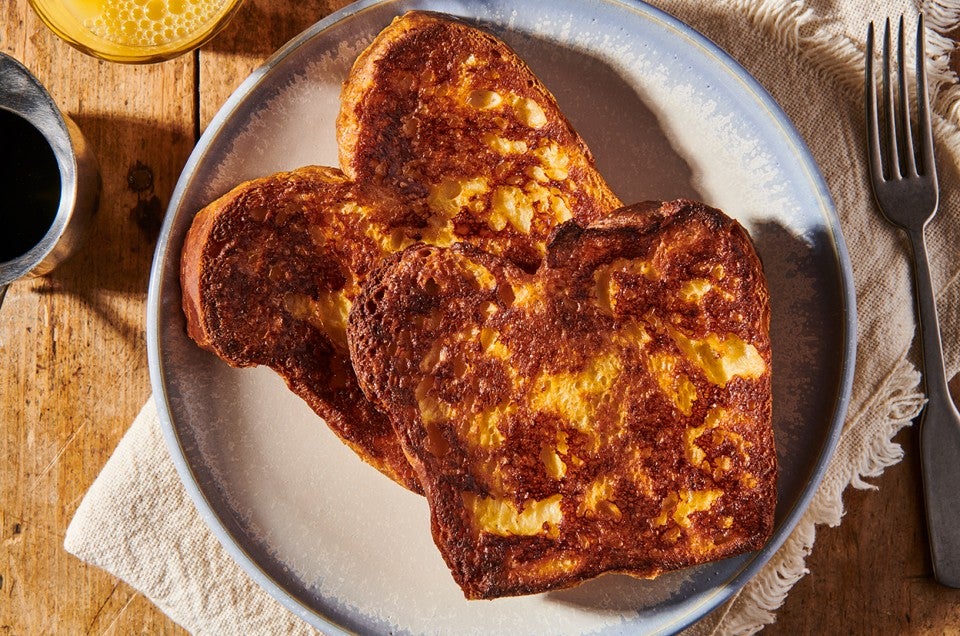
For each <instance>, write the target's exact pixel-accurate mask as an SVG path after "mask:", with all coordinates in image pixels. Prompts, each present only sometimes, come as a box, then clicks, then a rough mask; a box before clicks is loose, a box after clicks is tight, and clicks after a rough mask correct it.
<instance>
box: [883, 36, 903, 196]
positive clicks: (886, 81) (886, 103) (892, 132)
mask: <svg viewBox="0 0 960 636" xmlns="http://www.w3.org/2000/svg"><path fill="white" fill-rule="evenodd" d="M890 67H891V64H890V18H887V22H886V25H885V26H884V28H883V108H884V113H883V123H884V129H883V132H884V138H885V139H886V141H887V147H886V153H885V154H886V160H887V161H886V164H887V170H886V172H887V178H888V179H899V178H900V177H901V174H900V153H899V151H898V149H897V121H896V113H895V112H894V105H893V88H892V87H891V83H892V81H893V75H892V69H891V68H890Z"/></svg>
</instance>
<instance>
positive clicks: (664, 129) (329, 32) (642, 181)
mask: <svg viewBox="0 0 960 636" xmlns="http://www.w3.org/2000/svg"><path fill="white" fill-rule="evenodd" d="M414 8H416V9H431V10H436V11H443V12H446V13H450V14H453V15H457V16H461V17H463V18H465V19H467V20H469V21H471V22H473V23H475V24H477V25H480V26H483V27H484V28H487V29H489V30H491V31H493V32H494V33H496V34H497V35H499V36H500V37H502V38H503V39H504V40H506V41H507V43H508V44H510V45H511V46H513V47H514V49H516V51H517V52H518V53H519V54H520V56H521V57H522V58H524V59H525V60H526V61H527V62H528V63H529V64H530V66H531V67H532V68H533V70H534V71H535V72H536V73H537V74H538V75H539V76H540V78H541V79H542V80H543V81H544V83H545V84H546V85H547V87H548V88H550V89H551V90H552V91H553V92H554V94H555V95H556V97H557V99H558V101H559V103H560V106H561V108H562V109H563V110H564V112H565V113H566V114H567V116H568V117H569V119H570V120H571V122H572V123H573V125H574V126H575V127H576V128H577V129H578V130H579V131H580V133H581V134H582V135H583V137H584V138H585V139H586V141H587V143H588V145H589V146H590V147H591V149H592V150H593V152H594V154H595V155H596V159H597V163H598V166H599V169H600V171H601V172H602V173H603V174H604V175H605V176H606V178H607V180H608V182H609V183H610V184H611V186H612V187H613V189H614V191H616V192H617V194H618V195H619V196H620V197H621V198H622V199H623V200H624V201H626V202H628V203H630V202H635V201H640V200H645V199H672V198H677V197H695V198H699V199H702V200H704V201H706V202H708V203H710V204H712V205H714V206H717V207H720V208H722V209H724V210H725V211H726V212H727V213H729V214H730V215H731V216H734V217H736V218H737V219H739V220H740V221H741V222H742V223H743V224H744V225H745V226H746V227H747V228H748V230H749V231H750V232H751V234H752V236H753V238H754V240H755V242H756V245H757V248H758V251H759V253H760V256H761V258H762V260H763V263H764V268H765V271H766V274H767V276H768V279H769V284H770V291H771V305H772V311H773V315H772V334H771V335H772V342H773V366H774V369H773V378H774V387H773V389H774V426H775V434H776V440H777V451H778V458H779V461H780V480H779V505H778V507H777V513H776V521H777V527H776V531H775V535H774V537H773V539H772V540H771V542H770V543H769V545H768V546H767V547H766V548H765V549H764V550H762V551H760V552H756V553H751V554H747V555H743V556H740V557H737V558H732V559H728V560H725V561H721V562H718V563H713V564H708V565H704V566H701V567H697V568H691V569H688V570H684V571H681V572H675V573H671V574H668V575H665V576H662V577H660V578H659V579H656V580H653V581H646V580H635V579H632V578H630V577H626V576H621V575H607V576H603V577H600V578H599V579H596V580H593V581H589V582H587V583H584V584H583V585H581V586H579V587H576V588H574V589H571V590H565V591H559V592H551V593H547V594H540V595H535V596H530V597H523V598H510V599H500V600H496V601H489V602H487V601H484V602H479V601H474V602H468V601H465V600H464V598H463V596H462V594H461V592H460V590H459V588H458V587H457V586H456V585H455V584H454V582H453V579H452V578H451V576H450V574H449V572H448V570H447V568H446V567H445V565H444V563H443V561H442V559H441V557H440V554H439V552H438V551H437V550H436V548H435V547H434V545H433V542H432V540H431V537H430V530H429V516H428V509H427V505H426V502H425V501H424V500H423V499H422V498H421V497H418V496H416V495H413V494H411V493H409V492H406V491H404V490H403V489H402V488H400V487H398V486H397V485H395V484H394V483H393V482H391V481H390V480H388V479H387V478H385V477H383V476H382V475H380V474H379V473H378V472H376V471H375V470H374V469H372V468H370V467H369V466H367V465H366V464H364V463H363V462H361V461H360V460H359V459H358V458H357V457H356V456H354V455H353V453H352V452H351V451H349V450H348V449H347V448H346V447H345V446H344V445H343V444H342V443H340V442H339V441H338V440H337V439H336V438H335V437H334V436H333V434H332V433H330V431H329V430H327V428H326V426H325V425H324V424H323V423H322V422H321V421H320V420H319V419H318V418H317V417H316V416H315V415H314V414H313V412H312V411H311V410H310V409H309V408H307V406H306V405H305V404H304V403H303V402H301V401H300V399H299V398H297V397H296V396H294V395H293V394H292V393H290V392H289V391H287V389H286V388H285V385H284V383H283V382H282V381H281V380H280V378H279V377H277V376H276V375H274V374H273V373H272V372H271V371H269V370H267V369H262V368H258V369H245V370H237V369H231V368H229V367H228V366H227V365H226V364H224V363H222V362H221V361H219V360H218V359H217V358H215V357H214V356H212V355H210V354H208V353H206V352H203V351H201V350H200V349H198V348H197V347H196V346H195V345H194V344H193V343H192V342H191V341H190V340H189V339H188V338H187V336H186V334H185V330H184V318H183V315H182V314H181V310H180V287H179V284H178V280H177V275H178V267H179V253H180V248H181V245H182V242H183V238H184V235H185V233H186V231H187V228H188V227H189V225H190V222H191V219H192V218H193V215H194V214H195V213H196V211H197V210H198V209H200V208H201V207H203V205H204V204H206V203H208V202H209V201H211V200H212V199H213V198H215V197H216V196H218V195H220V194H222V193H223V192H225V191H227V190H228V189H230V188H231V187H232V186H234V185H236V184H237V183H239V182H240V181H243V180H245V179H250V178H254V177H259V176H263V175H266V174H269V173H272V172H276V171H279V170H288V169H292V168H296V167H298V166H302V165H306V164H322V165H337V152H336V146H335V142H334V121H335V118H336V114H337V109H338V104H339V101H338V100H339V89H340V84H341V82H342V80H343V78H344V77H345V75H346V73H347V71H348V70H349V68H350V66H351V64H352V63H353V60H354V59H355V57H356V55H357V54H358V53H359V52H360V51H361V50H363V48H364V47H365V46H366V45H367V44H368V43H369V42H370V41H371V40H372V38H373V37H374V35H375V34H376V33H378V32H379V31H380V29H382V28H383V27H384V26H386V25H387V24H388V23H389V22H390V20H391V19H392V18H393V17H394V16H396V15H399V14H400V13H402V12H404V11H406V10H408V9H414ZM851 281H852V278H851V273H850V266H849V262H848V259H847V257H846V252H845V249H844V246H843V241H842V238H841V235H840V231H839V223H838V220H837V217H836V214H835V212H834V210H833V207H832V204H831V201H830V197H829V194H828V192H827V190H826V187H825V186H824V183H823V180H822V178H821V176H820V174H819V172H818V170H817V167H816V166H815V165H814V163H813V161H812V159H811V157H810V155H809V153H808V151H807V149H806V148H805V146H804V145H803V142H802V141H801V140H800V138H799V137H798V135H797V134H796V132H795V131H794V129H793V127H792V125H791V124H790V122H789V121H788V120H787V118H786V117H785V116H784V114H783V113H782V112H781V111H780V109H779V107H778V106H777V105H776V104H775V103H774V102H773V100H772V99H771V98H770V97H769V96H768V95H767V94H766V93H765V92H764V91H763V89H762V88H761V87H760V86H759V85H758V84H757V83H756V82H755V81H754V80H753V79H752V78H751V77H750V76H749V75H748V74H747V73H746V72H745V71H744V70H743V69H742V68H741V67H739V66H738V65H737V64H736V63H735V62H734V61H733V60H732V59H731V58H729V57H728V56H727V55H726V54H725V53H723V52H722V51H721V50H719V49H718V48H717V47H716V46H714V45H713V44H711V43H710V42H709V41H707V40H706V39H705V38H703V37H702V36H700V35H699V34H698V33H696V32H695V31H693V30H692V29H690V28H689V27H687V26H685V25H684V24H682V23H680V22H678V21H677V20H675V19H673V18H671V17H669V16H667V15H665V14H663V13H661V12H659V11H657V10H655V9H652V8H650V7H647V6H646V5H642V4H639V3H625V2H614V1H608V2H591V3H583V2H580V1H579V0H554V1H553V2H550V3H529V2H524V1H523V0H488V1H486V2H452V1H444V0H430V1H427V0H422V1H402V0H400V1H393V2H382V3H373V2H360V3H358V4H355V5H351V6H350V7H348V8H346V9H345V10H343V11H340V12H337V13H335V14H333V15H331V16H330V17H328V18H327V19H325V20H323V21H322V22H320V23H318V24H316V25H315V26H314V27H312V28H311V29H309V30H308V31H306V32H305V33H303V34H302V35H301V36H299V37H298V38H296V39H295V40H294V41H293V42H291V43H290V44H288V45H287V46H286V47H284V48H283V49H282V50H281V51H279V52H278V53H277V54H276V55H275V56H274V57H273V58H271V60H270V61H269V62H268V63H267V64H266V65H265V66H264V67H263V68H261V69H259V70H258V71H256V72H255V73H254V74H253V75H252V76H251V77H250V78H248V79H247V80H246V81H245V82H244V83H243V85H241V86H240V88H239V89H238V90H237V91H236V93H235V94H234V95H233V96H232V97H231V98H230V100H229V101H228V102H227V103H226V104H225V105H224V107H223V109H222V110H221V111H220V113H219V114H218V115H217V117H216V118H215V119H214V121H213V122H212V123H211V124H210V126H209V128H208V129H207V131H206V132H205V134H204V135H203V138H202V139H201V140H200V143H199V145H198V146H197V148H196V150H195V151H194V153H193V155H192V156H191V158H190V160H189V162H188V163H187V166H186V168H185V170H184V172H183V175H182V176H181V178H180V181H179V183H178V185H177V188H176V191H175V193H174V196H173V199H172V201H171V203H170V210H169V213H168V215H167V218H166V223H165V225H164V228H163V233H162V236H161V239H160V243H159V245H158V251H157V256H156V260H155V263H154V269H153V273H152V278H151V282H150V296H149V324H148V341H149V355H150V370H151V374H152V379H153V388H154V393H155V395H156V398H157V402H158V406H159V409H160V414H161V420H162V422H163V426H164V428H165V434H166V439H167V441H168V443H169V447H170V451H171V454H172V455H173V458H174V461H175V463H176V464H177V468H178V470H179V472H180V475H181V477H182V479H183V482H184V484H185V486H186V488H187V490H188V491H189V492H190V494H191V496H192V497H193V499H194V500H195V502H196V504H197V507H198V509H199V510H200V512H201V514H202V516H203V518H204V520H205V521H206V522H207V523H208V524H209V526H210V528H211V529H212V530H213V532H214V533H215V534H216V535H217V537H218V538H219V539H220V541H221V542H222V543H223V545H224V546H225V547H226V549H227V552H229V553H230V555H231V556H232V557H233V558H234V559H236V560H237V561H238V562H239V563H240V565H241V566H242V567H243V568H244V569H245V570H246V571H247V572H248V573H249V574H250V576H251V577H253V579H254V580H255V581H257V582H258V583H259V584H260V585H262V586H263V587H264V588H265V589H266V590H267V591H268V592H269V593H270V594H272V595H273V596H275V597H276V598H277V599H278V600H279V601H280V602H281V603H283V604H284V605H285V606H286V607H287V608H289V609H290V610H292V611H293V612H295V613H297V614H298V615H300V616H301V617H303V618H304V619H305V620H306V621H308V622H309V623H311V624H313V625H314V626H316V627H318V628H320V629H321V630H323V631H324V632H327V633H338V632H339V631H340V630H343V631H360V632H365V633H368V632H369V633H383V634H387V633H389V634H404V633H430V632H440V631H443V632H446V633H457V634H471V633H477V634H479V633H489V634H507V633H509V634H524V633H526V634H542V633H564V632H565V633H624V632H625V633H637V632H640V631H643V632H669V631H675V630H678V629H680V628H681V627H683V626H685V625H688V624H690V623H692V622H693V621H695V620H696V619H698V618H700V617H701V616H703V615H704V614H706V613H707V612H708V611H710V610H711V609H713V608H715V607H716V606H717V605H718V604H720V603H721V602H723V601H724V600H725V599H727V598H729V597H730V595H731V594H733V593H734V592H735V591H736V590H737V589H739V588H740V587H741V586H742V585H743V584H744V583H745V582H746V581H747V580H748V579H749V577H750V576H752V575H753V574H754V573H756V571H757V570H758V569H759V568H760V567H761V566H762V565H763V564H764V563H765V562H766V561H767V560H768V559H769V557H770V556H771V554H772V553H773V552H774V551H775V550H776V548H777V547H779V546H780V545H781V544H782V543H783V541H784V540H785V538H786V536H787V535H788V534H789V532H790V530H791V529H792V527H793V526H794V525H795V523H796V521H797V519H798V518H799V516H800V514H801V513H802V512H803V510H804V509H805V507H806V505H807V503H808V502H809V500H810V497H811V496H812V494H813V491H814V489H815V487H816V485H817V483H818V482H819V479H820V477H821V475H822V473H823V471H824V468H825V465H826V462H827V459H828V458H829V454H830V453H831V451H832V449H833V446H834V444H835V442H836V439H837V436H838V434H839V430H840V426H841V424H842V420H843V415H844V411H845V407H846V403H847V398H848V395H849V390H850V382H851V377H852V365H853V356H854V351H853V349H854V342H855V337H854V325H855V319H854V303H853V297H852V289H853V287H852V282H851Z"/></svg>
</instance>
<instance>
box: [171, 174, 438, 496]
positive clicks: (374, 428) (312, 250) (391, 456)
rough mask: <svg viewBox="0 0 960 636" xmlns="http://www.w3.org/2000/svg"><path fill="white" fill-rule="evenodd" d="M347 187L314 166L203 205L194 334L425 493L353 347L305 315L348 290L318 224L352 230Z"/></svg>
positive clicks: (192, 247)
mask: <svg viewBox="0 0 960 636" xmlns="http://www.w3.org/2000/svg"><path fill="white" fill-rule="evenodd" d="M348 190H350V186H349V184H348V182H347V181H346V179H345V178H344V176H343V174H342V173H341V172H340V171H339V170H336V169H334V168H325V167H315V166H309V167H305V168H301V169H299V170H295V171H292V172H286V173H279V174H276V175H272V176H271V177H268V178H265V179H258V180H255V181H251V182H247V183H245V184H242V185H241V186H238V187H237V188H234V189H233V190H231V191H230V192H229V193H227V194H226V195H224V196H223V197H221V198H220V199H218V200H217V201H215V202H213V203H211V204H210V205H209V206H207V207H206V208H204V210H202V211H201V212H200V214H198V215H197V217H196V219H195V221H194V223H193V226H192V227H191V228H190V230H189V232H188V234H187V238H186V241H185V243H184V249H183V256H182V260H181V285H182V290H183V310H184V314H185V315H186V317H187V332H188V334H189V335H190V337H191V338H193V339H194V340H195V341H196V342H197V344H199V345H200V346H201V347H203V348H204V349H207V350H208V351H210V352H212V353H214V354H216V355H217V356H219V357H220V358H221V359H222V360H224V361H225V362H227V363H228V364H230V365H232V366H236V367H248V366H254V365H266V366H269V367H270V368H272V369H273V370H275V371H276V372H277V373H279V374H280V375H281V376H283V378H284V379H285V380H286V382H287V385H288V386H289V387H290V389H291V390H292V391H293V392H294V393H296V394H297V395H299V396H300V397H301V398H303V399H304V400H305V401H306V402H307V404H309V405H310V407H311V408H312V409H313V410H314V411H316V412H317V413H318V414H319V415H320V416H321V417H323V418H324V419H325V420H326V422H327V424H328V425H329V426H330V428H331V429H332V430H333V431H334V432H335V433H336V434H337V435H338V436H339V437H340V439H341V440H343V442H344V443H346V444H347V445H348V446H350V447H351V448H352V449H353V450H354V451H355V452H356V453H357V454H358V455H359V456H360V457H361V458H362V459H363V460H365V461H366V462H368V463H370V464H371V465H373V466H374V467H376V468H377V469H378V470H380V471H381V472H383V473H384V474H386V475H387V476H389V477H390V478H392V479H394V480H395V481H397V482H399V483H400V484H402V485H404V486H406V487H407V488H409V489H411V490H414V491H415V492H419V491H420V486H419V484H418V483H417V480H416V477H415V476H414V475H413V472H412V471H411V469H410V466H409V464H408V463H407V461H406V458H405V457H404V455H403V452H402V449H401V448H400V447H399V445H398V444H397V441H396V435H395V434H394V432H393V429H392V427H391V426H390V423H389V421H388V420H387V419H386V417H385V416H384V415H383V414H382V413H380V412H379V411H378V410H377V409H375V408H374V407H373V406H372V405H371V404H370V403H369V402H368V401H367V400H366V399H364V397H363V394H362V393H361V392H360V389H359V386H358V385H357V383H356V378H355V376H354V374H353V369H352V367H351V365H350V359H349V357H348V355H347V351H346V349H345V348H344V347H342V346H338V345H337V344H336V343H335V342H333V341H332V340H331V338H330V337H329V336H328V335H327V334H326V333H325V332H324V331H323V330H322V325H318V324H316V322H315V321H314V320H313V319H312V318H311V317H310V316H305V315H304V312H303V311H302V310H299V309H298V304H299V303H302V302H303V299H306V298H315V297H317V296H318V294H319V293H322V292H338V291H343V290H344V288H345V287H346V283H347V281H346V279H345V277H344V276H343V273H342V271H341V263H342V262H343V261H346V260H349V259H347V258H343V257H341V258H336V256H340V255H334V256H335V257H334V258H330V256H331V255H330V254H329V253H327V252H324V251H323V250H322V249H320V246H319V245H316V241H317V240H320V241H321V242H322V241H323V236H322V235H318V233H317V232H316V231H315V230H312V229H311V228H315V227H316V226H319V225H322V226H323V227H326V228H336V230H335V231H336V232H337V233H338V234H342V233H344V232H346V231H347V230H346V229H345V227H344V224H343V222H342V219H340V218H339V217H340V213H339V209H340V206H341V205H342V203H343V202H344V201H347V200H349V199H351V198H352V193H348V192H347V191H348ZM346 227H352V226H350V225H349V224H346ZM348 244H349V245H358V244H361V239H360V238H359V237H356V238H355V239H354V240H353V241H348ZM362 254H363V252H361V255H362Z"/></svg>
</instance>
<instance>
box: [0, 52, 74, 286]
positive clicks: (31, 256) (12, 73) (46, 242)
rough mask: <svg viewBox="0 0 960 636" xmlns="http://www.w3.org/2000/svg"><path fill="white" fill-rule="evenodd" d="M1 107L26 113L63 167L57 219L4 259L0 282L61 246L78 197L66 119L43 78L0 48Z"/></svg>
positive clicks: (25, 270) (32, 266)
mask: <svg viewBox="0 0 960 636" xmlns="http://www.w3.org/2000/svg"><path fill="white" fill-rule="evenodd" d="M0 78H2V79H3V82H2V83H0V109H3V110H6V111H9V112H12V113H13V114H15V115H17V116H19V117H22V118H23V119H25V120H26V121H27V123H29V124H30V125H32V126H33V127H34V128H36V129H37V131H38V132H39V133H40V134H41V135H43V138H44V139H45V140H46V141H47V143H48V144H49V145H50V149H51V150H52V151H53V155H54V157H56V160H57V168H58V169H59V171H60V203H59V206H58V207H57V212H56V215H55V216H54V218H53V222H52V223H51V224H50V227H49V228H48V229H47V231H46V233H45V234H44V235H43V237H42V238H41V239H40V240H39V241H38V242H37V243H36V244H34V245H33V246H32V247H31V248H30V249H29V250H27V251H26V252H24V253H23V254H21V255H20V256H17V257H16V258H13V259H12V260H9V261H2V262H0V285H6V284H8V283H11V282H13V281H15V280H17V279H18V278H21V277H23V276H25V275H27V274H30V273H31V272H33V271H34V269H36V268H37V266H39V265H41V264H42V263H43V262H44V260H45V259H46V258H47V256H48V255H49V254H50V253H51V252H52V251H53V250H54V248H55V247H56V246H57V242H58V241H59V240H60V238H61V237H62V236H63V234H64V232H65V231H66V228H67V225H68V223H69V221H70V217H71V216H72V215H73V211H74V206H75V203H76V199H77V188H78V178H77V172H78V168H77V157H76V152H75V148H74V144H73V140H72V139H71V138H70V132H69V129H68V127H67V123H66V120H65V119H64V116H63V114H62V113H61V112H60V109H59V108H58V107H57V105H56V103H54V101H53V98H52V97H51V96H50V94H49V93H48V92H47V90H46V89H45V88H44V87H43V85H42V84H41V83H40V81H39V80H38V79H37V78H36V77H35V76H34V75H33V73H31V72H30V71H29V70H28V69H27V68H26V67H25V66H24V65H23V64H21V63H20V62H19V61H18V60H16V59H15V58H13V57H11V56H9V55H7V54H5V53H2V52H0Z"/></svg>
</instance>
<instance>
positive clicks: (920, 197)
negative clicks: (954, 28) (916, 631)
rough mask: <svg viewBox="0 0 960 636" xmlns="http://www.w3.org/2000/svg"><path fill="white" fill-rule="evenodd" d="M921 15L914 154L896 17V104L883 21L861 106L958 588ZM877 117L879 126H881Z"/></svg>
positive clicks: (932, 528)
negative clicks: (905, 247)
mask: <svg viewBox="0 0 960 636" xmlns="http://www.w3.org/2000/svg"><path fill="white" fill-rule="evenodd" d="M925 60H926V56H925V52H924V28H923V15H922V14H921V15H920V17H919V23H918V25H917V43H916V93H917V100H916V104H917V126H916V128H917V131H916V141H917V145H918V146H919V148H918V150H919V153H917V152H915V145H914V135H913V132H912V131H911V126H910V99H909V97H908V93H909V90H908V87H907V73H906V71H905V68H906V67H905V65H904V44H903V16H900V26H899V32H898V34H897V68H898V71H899V72H898V76H899V82H898V83H897V90H896V96H894V90H893V89H892V87H891V85H892V84H893V81H894V78H893V74H892V70H891V63H890V20H889V18H888V19H887V21H886V26H885V28H884V32H883V90H882V95H881V107H880V109H879V110H880V111H881V112H880V116H878V105H877V87H876V80H875V77H874V71H873V23H872V22H871V23H870V26H869V28H868V30H867V61H866V104H867V148H868V155H869V157H870V182H871V184H872V186H873V194H874V198H875V199H876V202H877V206H878V207H879V208H880V210H881V212H883V215H884V216H885V217H886V218H887V219H888V220H889V221H890V222H891V223H893V224H894V225H897V226H899V227H900V228H902V229H903V230H905V231H906V233H907V236H908V237H909V238H910V244H911V246H912V248H913V271H914V281H915V291H916V296H917V310H918V313H919V320H918V322H919V328H920V329H919V331H920V338H921V344H922V352H923V377H924V381H925V384H926V394H927V404H926V406H925V407H924V411H923V414H922V416H921V419H920V433H919V434H920V461H921V467H922V472H923V492H924V500H925V506H926V514H927V531H928V534H929V542H930V554H931V558H932V561H933V575H934V577H935V578H936V579H937V581H939V582H940V583H942V584H943V585H948V586H950V587H960V413H958V412H957V408H956V407H955V406H954V403H953V400H952V399H951V397H950V391H949V389H948V387H947V377H946V373H945V371H944V367H943V350H942V345H941V342H940V328H939V326H938V323H937V306H936V302H935V301H934V297H933V284H932V283H931V280H930V265H929V263H928V261H927V248H926V244H925V242H924V234H923V230H924V228H925V227H926V226H927V224H928V223H929V222H930V220H931V219H932V218H933V216H934V215H935V214H936V212H937V205H938V201H939V191H938V186H937V168H936V165H935V163H934V155H933V131H932V129H931V125H930V107H929V103H928V97H927V75H926V70H925ZM881 117H882V118H881Z"/></svg>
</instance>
